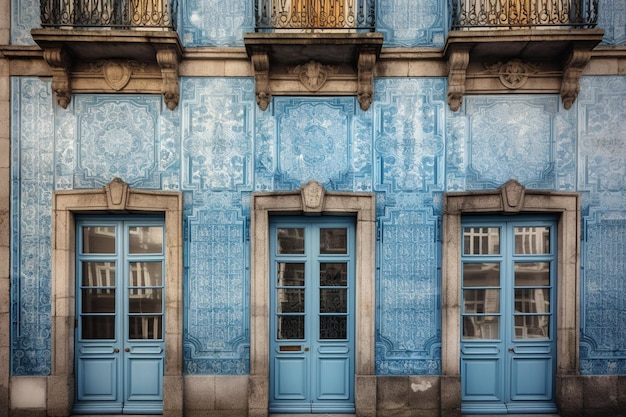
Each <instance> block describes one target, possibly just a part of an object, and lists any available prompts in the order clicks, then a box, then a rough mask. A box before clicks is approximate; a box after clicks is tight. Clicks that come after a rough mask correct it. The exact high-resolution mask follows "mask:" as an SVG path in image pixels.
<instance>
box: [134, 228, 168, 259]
mask: <svg viewBox="0 0 626 417" xmlns="http://www.w3.org/2000/svg"><path fill="white" fill-rule="evenodd" d="M128 235H129V236H128V242H129V251H130V253H163V227H162V226H132V227H129V228H128Z"/></svg>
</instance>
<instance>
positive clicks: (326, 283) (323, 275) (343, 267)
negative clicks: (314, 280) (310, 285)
mask: <svg viewBox="0 0 626 417" xmlns="http://www.w3.org/2000/svg"><path fill="white" fill-rule="evenodd" d="M320 285H321V286H322V287H333V286H342V287H345V286H346V285H348V265H347V264H346V263H345V262H342V263H326V262H321V263H320Z"/></svg>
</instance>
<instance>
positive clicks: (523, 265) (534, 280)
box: [515, 262, 550, 287]
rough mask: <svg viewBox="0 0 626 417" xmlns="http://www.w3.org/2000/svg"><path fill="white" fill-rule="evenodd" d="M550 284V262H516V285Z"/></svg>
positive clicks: (536, 285)
mask: <svg viewBox="0 0 626 417" xmlns="http://www.w3.org/2000/svg"><path fill="white" fill-rule="evenodd" d="M549 285H550V262H515V286H516V287H539V286H542V287H547V286H549Z"/></svg>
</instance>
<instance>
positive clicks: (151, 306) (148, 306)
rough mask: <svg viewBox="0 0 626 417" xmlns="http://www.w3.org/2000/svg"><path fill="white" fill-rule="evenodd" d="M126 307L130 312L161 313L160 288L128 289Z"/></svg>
mask: <svg viewBox="0 0 626 417" xmlns="http://www.w3.org/2000/svg"><path fill="white" fill-rule="evenodd" d="M129 292H130V294H129V296H128V297H129V298H128V308H129V311H130V312H131V313H161V312H162V311H163V303H162V302H161V300H162V297H163V289H162V288H140V289H130V290H129Z"/></svg>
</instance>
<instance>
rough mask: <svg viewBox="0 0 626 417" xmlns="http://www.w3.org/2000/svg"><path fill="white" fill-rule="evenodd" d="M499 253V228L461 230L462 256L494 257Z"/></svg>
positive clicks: (467, 228) (468, 228)
mask: <svg viewBox="0 0 626 417" xmlns="http://www.w3.org/2000/svg"><path fill="white" fill-rule="evenodd" d="M499 253H500V228H498V227H465V228H463V254H464V255H496V254H499Z"/></svg>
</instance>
